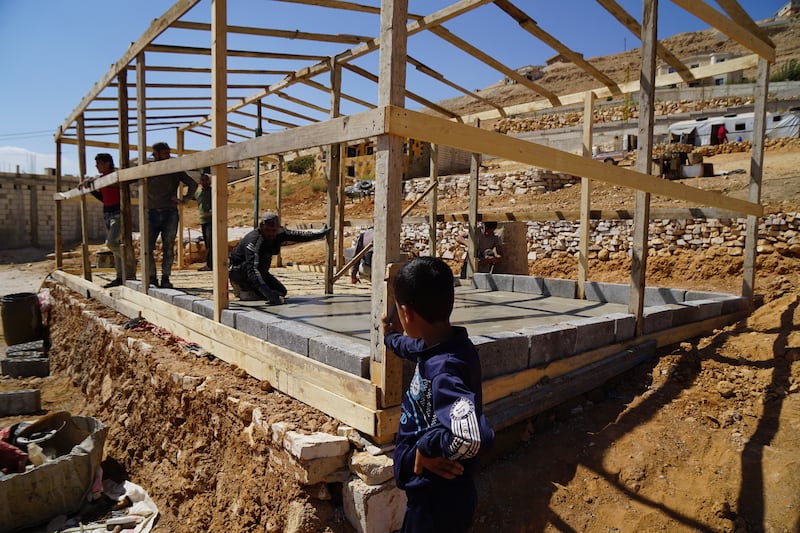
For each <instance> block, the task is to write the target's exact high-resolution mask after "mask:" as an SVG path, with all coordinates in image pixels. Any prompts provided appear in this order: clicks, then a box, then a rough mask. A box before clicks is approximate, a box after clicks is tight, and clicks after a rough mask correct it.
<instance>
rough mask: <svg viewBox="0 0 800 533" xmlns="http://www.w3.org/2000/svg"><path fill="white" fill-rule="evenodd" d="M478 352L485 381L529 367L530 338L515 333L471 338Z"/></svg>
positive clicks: (505, 332)
mask: <svg viewBox="0 0 800 533" xmlns="http://www.w3.org/2000/svg"><path fill="white" fill-rule="evenodd" d="M469 339H470V340H471V341H472V344H474V345H475V348H476V349H477V350H478V357H479V358H480V360H481V373H482V374H483V379H490V378H493V377H496V376H501V375H503V374H508V373H511V372H518V371H520V370H524V369H525V368H527V367H528V361H529V359H530V338H529V337H528V336H526V335H523V334H521V333H517V332H514V331H503V332H498V333H492V334H490V335H476V336H474V337H470V338H469Z"/></svg>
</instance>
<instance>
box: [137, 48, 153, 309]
mask: <svg viewBox="0 0 800 533" xmlns="http://www.w3.org/2000/svg"><path fill="white" fill-rule="evenodd" d="M146 83H147V82H146V80H145V58H144V52H141V53H139V55H137V56H136V133H137V137H138V139H137V143H138V155H139V164H140V165H146V164H147V100H146V95H147V87H146ZM149 239H150V227H149V224H148V223H147V178H140V179H139V263H141V265H142V292H143V293H145V294H147V293H148V292H149V290H150V289H149V285H148V284H149V282H150V278H151V277H153V276H155V275H156V273H155V272H150V250H149V247H148V246H147V243H148V241H149Z"/></svg>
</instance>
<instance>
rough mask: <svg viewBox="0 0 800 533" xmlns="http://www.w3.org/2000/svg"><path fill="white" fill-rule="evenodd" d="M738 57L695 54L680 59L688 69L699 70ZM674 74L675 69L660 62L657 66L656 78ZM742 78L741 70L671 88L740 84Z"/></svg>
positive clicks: (726, 54)
mask: <svg viewBox="0 0 800 533" xmlns="http://www.w3.org/2000/svg"><path fill="white" fill-rule="evenodd" d="M736 57H739V56H738V55H736V54H732V53H730V52H705V53H702V54H697V55H694V56H689V57H684V58H681V63H683V64H684V65H686V66H687V67H689V68H699V67H705V66H708V65H716V64H717V63H724V62H725V61H728V60H730V59H734V58H736ZM673 72H675V68H674V67H672V66H670V65H669V64H667V63H666V62H664V61H660V62H659V64H658V72H657V75H658V76H664V75H666V74H672V73H673ZM743 79H744V76H743V75H742V71H741V70H737V71H735V72H729V73H727V74H720V75H719V76H713V77H710V78H705V79H703V80H697V81H691V82H688V83H686V82H681V83H676V84H673V85H672V87H678V88H686V87H702V86H708V85H728V84H732V83H742V81H743Z"/></svg>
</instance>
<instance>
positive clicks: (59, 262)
mask: <svg viewBox="0 0 800 533" xmlns="http://www.w3.org/2000/svg"><path fill="white" fill-rule="evenodd" d="M56 139H57V140H56V192H57V193H59V192H61V126H59V127H58V134H57V135H56ZM61 206H62V204H61V201H60V200H56V220H55V226H56V227H55V241H56V242H55V254H56V268H57V269H60V268H64V242H63V237H62V235H61V232H62V221H61V217H62V216H63V215H62V210H61Z"/></svg>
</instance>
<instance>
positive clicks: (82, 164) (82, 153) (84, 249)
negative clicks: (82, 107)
mask: <svg viewBox="0 0 800 533" xmlns="http://www.w3.org/2000/svg"><path fill="white" fill-rule="evenodd" d="M76 122H77V124H78V168H79V170H78V172H79V173H80V178H79V179H80V180H81V181H83V180H84V178H86V175H87V174H86V144H84V139H85V137H86V136H85V133H84V129H83V115H78V120H77V121H76ZM80 186H81V185H79V187H80ZM81 258H82V261H81V265H82V271H83V277H84V278H85V279H86V280H88V281H92V265H91V263H90V261H89V214H88V212H87V211H86V195H82V196H81Z"/></svg>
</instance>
